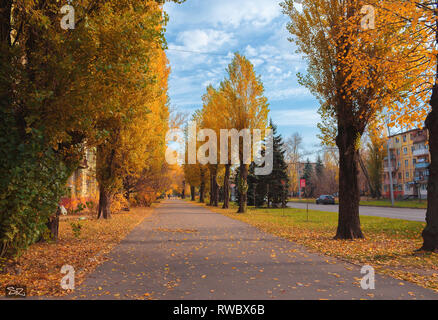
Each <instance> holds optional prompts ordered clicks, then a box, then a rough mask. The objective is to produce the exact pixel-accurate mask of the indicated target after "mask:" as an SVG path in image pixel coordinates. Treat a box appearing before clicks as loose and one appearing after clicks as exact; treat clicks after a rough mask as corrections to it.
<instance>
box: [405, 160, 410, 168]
mask: <svg viewBox="0 0 438 320" xmlns="http://www.w3.org/2000/svg"><path fill="white" fill-rule="evenodd" d="M405 167H406V168H409V160H405Z"/></svg>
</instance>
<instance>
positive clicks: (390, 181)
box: [387, 125, 394, 207]
mask: <svg viewBox="0 0 438 320" xmlns="http://www.w3.org/2000/svg"><path fill="white" fill-rule="evenodd" d="M387 127H388V172H389V184H390V185H389V190H390V193H391V205H392V206H393V207H394V185H393V181H392V165H391V151H390V149H389V147H390V136H391V132H390V129H389V125H388V126H387Z"/></svg>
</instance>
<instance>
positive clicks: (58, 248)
mask: <svg viewBox="0 0 438 320" xmlns="http://www.w3.org/2000/svg"><path fill="white" fill-rule="evenodd" d="M152 212H153V209H152V208H133V209H131V211H130V212H128V213H125V212H123V213H119V214H113V215H112V218H111V219H109V220H97V219H95V218H92V217H87V219H86V220H83V221H80V223H81V225H82V229H81V230H82V231H81V234H80V236H79V238H75V236H74V235H73V232H72V229H71V226H70V221H71V219H65V220H61V221H60V225H59V240H58V241H57V242H56V243H36V244H34V245H32V246H31V247H30V248H29V249H28V250H27V251H26V252H24V254H23V255H22V256H21V257H19V258H18V259H17V261H16V263H17V265H18V266H19V270H20V272H18V274H17V273H13V272H11V273H7V274H1V275H0V288H4V287H5V286H7V285H9V284H16V285H23V286H26V287H27V290H28V292H27V294H28V295H29V296H43V295H44V296H63V295H66V294H68V293H70V291H68V290H67V291H66V290H63V289H62V288H61V285H60V283H61V279H62V277H63V276H64V274H61V268H62V266H63V265H66V264H67V265H71V266H73V267H74V269H75V272H76V274H75V283H76V286H78V285H80V284H81V282H82V281H83V280H84V278H85V276H86V275H87V274H89V273H90V272H91V271H93V270H94V269H95V268H96V267H97V266H98V265H99V264H100V263H102V262H103V261H106V260H107V258H106V256H105V255H106V254H107V253H109V252H110V251H111V249H112V248H113V247H114V246H115V245H116V244H118V243H119V242H120V241H121V240H122V239H123V238H124V237H125V236H126V235H127V234H128V233H129V232H130V231H131V230H132V229H133V228H134V227H135V226H137V225H138V224H140V222H142V221H143V219H144V218H145V217H147V216H149V215H151V214H152ZM69 218H71V217H69Z"/></svg>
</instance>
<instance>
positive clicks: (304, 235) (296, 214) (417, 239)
mask: <svg viewBox="0 0 438 320" xmlns="http://www.w3.org/2000/svg"><path fill="white" fill-rule="evenodd" d="M199 205H202V204H199ZM208 208H209V209H211V210H213V211H215V212H218V213H222V214H224V215H226V216H228V217H230V218H233V219H236V220H240V221H243V222H246V223H248V224H250V225H253V226H255V227H257V228H258V229H260V230H262V231H265V232H268V233H271V234H274V235H276V236H279V237H282V238H285V239H288V240H290V241H293V242H295V243H298V244H300V245H303V246H304V247H306V248H307V249H308V250H309V251H312V252H317V253H322V254H324V255H327V256H331V257H336V258H338V259H342V260H345V261H348V262H351V263H354V264H357V265H360V266H363V265H366V264H368V265H371V266H373V267H374V268H375V269H376V271H377V272H379V273H383V274H387V275H389V276H392V277H394V278H396V279H399V280H405V281H410V282H413V283H416V284H418V285H420V286H423V287H425V288H430V289H434V290H436V291H438V254H436V253H430V252H416V250H417V249H418V248H420V247H421V245H422V238H421V231H422V230H423V229H424V226H425V224H424V223H422V222H415V221H405V220H398V219H388V218H381V217H371V216H361V225H362V230H363V232H364V234H365V237H366V238H365V239H359V240H354V241H352V240H334V239H333V237H334V235H335V234H336V227H337V222H338V215H337V213H332V212H321V211H309V215H310V218H309V220H307V213H306V211H305V210H300V209H292V208H288V209H285V213H284V215H283V213H282V209H254V208H249V210H248V213H245V214H241V213H239V214H237V213H236V208H234V207H232V208H230V209H222V208H215V207H208Z"/></svg>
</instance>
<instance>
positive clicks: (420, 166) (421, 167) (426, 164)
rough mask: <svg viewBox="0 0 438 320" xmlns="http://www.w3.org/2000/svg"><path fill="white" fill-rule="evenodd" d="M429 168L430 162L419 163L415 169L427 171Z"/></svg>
mask: <svg viewBox="0 0 438 320" xmlns="http://www.w3.org/2000/svg"><path fill="white" fill-rule="evenodd" d="M427 168H429V162H419V163H416V164H415V169H427Z"/></svg>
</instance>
